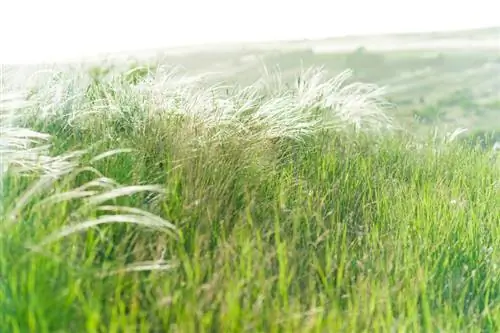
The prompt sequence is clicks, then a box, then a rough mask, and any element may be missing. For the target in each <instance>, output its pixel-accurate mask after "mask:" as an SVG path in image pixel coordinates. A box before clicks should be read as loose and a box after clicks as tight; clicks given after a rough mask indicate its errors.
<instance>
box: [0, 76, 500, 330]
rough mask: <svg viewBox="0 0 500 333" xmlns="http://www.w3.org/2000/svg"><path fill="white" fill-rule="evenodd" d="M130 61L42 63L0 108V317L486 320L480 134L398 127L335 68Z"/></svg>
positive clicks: (240, 323)
mask: <svg viewBox="0 0 500 333" xmlns="http://www.w3.org/2000/svg"><path fill="white" fill-rule="evenodd" d="M139 72H140V74H138V75H139V77H136V78H135V79H131V75H132V76H133V73H134V71H129V72H127V73H126V74H123V75H115V76H113V77H109V76H106V75H105V74H102V73H101V72H98V71H93V72H92V73H93V74H92V76H89V75H85V74H78V75H77V74H74V73H69V74H66V75H65V74H64V73H63V74H58V75H55V76H53V77H52V78H53V81H51V82H52V83H51V84H45V85H44V86H41V87H40V86H39V87H38V88H37V89H33V90H30V99H29V104H28V105H27V106H22V108H21V109H19V110H16V112H15V114H16V115H18V117H15V119H14V120H12V122H11V123H7V122H6V121H4V122H2V126H3V127H2V133H1V141H0V143H1V145H0V149H1V150H2V153H3V154H2V157H3V160H2V167H3V169H2V170H3V173H2V195H3V198H2V199H3V200H2V205H1V208H0V209H1V211H0V213H1V214H0V216H1V218H2V223H1V225H0V228H1V230H0V332H20V333H24V332H37V333H38V332H40V333H41V332H51V333H52V332H167V331H168V332H170V331H171V332H244V331H251V332H367V331H369V332H386V331H387V332H417V331H425V332H434V331H439V332H462V331H463V332H496V331H498V330H499V329H500V266H499V264H500V252H499V249H500V226H499V224H498V222H499V217H500V210H499V207H500V195H499V194H500V193H499V191H500V187H499V185H498V184H499V183H498V181H499V179H500V178H499V176H500V172H499V171H500V169H498V168H494V167H492V163H491V157H492V155H491V151H485V150H483V149H479V148H476V147H475V146H473V145H464V144H461V141H460V140H453V138H454V136H455V134H456V133H455V134H451V135H450V136H447V137H446V138H443V139H442V138H441V137H442V135H441V136H439V135H438V136H435V137H433V138H430V139H425V140H422V139H418V138H415V137H412V136H411V135H410V134H408V133H405V131H403V130H401V129H399V128H398V127H397V124H395V123H393V122H391V119H390V118H388V117H386V116H385V110H387V108H388V107H389V105H386V104H385V103H384V100H383V91H382V90H380V89H379V88H378V87H375V86H371V85H366V84H350V85H346V84H345V82H346V80H348V79H349V73H348V72H344V73H343V74H341V75H339V76H337V77H335V78H334V79H328V78H325V77H322V74H321V73H320V72H315V71H308V72H306V73H304V77H303V78H302V79H301V80H298V81H297V85H296V86H292V87H288V88H286V87H285V86H284V85H283V84H282V83H281V82H280V80H279V77H273V76H272V75H271V77H270V78H268V79H266V80H265V81H259V82H257V83H256V84H254V85H252V86H249V87H246V88H245V87H243V88H231V90H230V91H229V89H230V88H229V87H213V88H212V89H201V88H199V87H198V86H197V84H196V82H194V83H193V82H192V80H189V78H187V77H184V78H182V77H181V78H179V76H178V75H175V74H172V73H171V72H166V71H164V70H163V68H161V67H160V68H159V69H158V70H156V71H154V72H151V73H149V74H145V72H144V71H143V69H141V70H140V71H139V70H138V71H137V73H139ZM100 73H101V74H102V75H101V74H100ZM46 82H48V81H46ZM13 109H14V107H13V106H9V109H8V110H7V111H9V110H13ZM4 114H7V113H6V111H5V112H4ZM12 114H14V113H12ZM12 114H9V120H10V119H13V116H12ZM5 117H6V116H5ZM5 119H7V118H5ZM28 129H29V130H28ZM42 133H43V134H46V135H42ZM47 143H49V144H50V145H48V144H47ZM28 148H29V149H30V150H27V149H28Z"/></svg>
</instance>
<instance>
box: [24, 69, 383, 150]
mask: <svg viewBox="0 0 500 333" xmlns="http://www.w3.org/2000/svg"><path fill="white" fill-rule="evenodd" d="M210 75H211V76H212V79H213V77H214V76H215V77H216V74H214V73H210V74H207V75H197V76H189V75H186V74H182V72H181V71H180V70H179V69H178V68H175V67H174V68H172V67H167V66H158V67H156V68H155V69H153V70H151V71H150V72H149V74H148V75H146V76H145V77H143V78H142V79H141V80H139V82H138V83H137V84H130V83H128V82H126V81H125V80H124V79H123V77H124V75H121V76H120V75H114V76H111V75H110V76H107V77H105V78H102V79H101V80H99V82H98V83H96V84H94V85H92V82H91V80H89V77H88V75H87V76H85V75H74V74H71V75H64V74H61V73H57V74H54V75H53V76H52V78H51V79H50V80H49V82H50V83H49V84H46V85H45V86H44V88H43V89H38V90H36V92H34V93H33V94H32V95H31V98H30V100H31V101H33V102H34V103H35V105H37V106H36V107H34V108H31V117H32V118H36V119H47V118H52V119H53V118H54V117H55V118H58V119H63V118H64V122H65V123H66V125H67V126H72V127H79V128H87V129H88V128H92V127H93V126H96V123H98V124H102V123H103V122H106V121H107V122H114V121H117V120H119V119H121V120H123V121H124V122H127V123H128V124H129V125H130V126H132V127H133V128H135V129H137V130H140V129H141V128H143V127H144V126H145V124H146V123H151V122H154V121H158V120H160V119H163V118H164V117H166V116H179V117H182V118H183V119H185V120H189V124H191V125H190V126H193V125H195V126H199V127H201V128H204V129H205V131H203V132H202V133H201V132H198V136H196V137H194V138H191V139H195V140H201V141H203V140H207V141H210V140H222V139H224V138H228V137H231V138H235V137H238V138H239V139H240V140H246V141H247V142H260V141H262V140H268V139H276V138H290V139H297V140H300V139H302V138H304V137H307V136H311V135H314V134H315V133H318V132H320V131H324V130H333V131H344V130H346V129H351V128H354V129H355V130H363V131H364V132H369V131H381V130H384V131H385V130H388V129H391V128H392V121H391V119H390V118H389V117H388V116H387V115H386V112H385V111H386V109H387V108H388V107H390V106H391V105H390V104H389V103H387V102H386V100H385V99H384V93H385V90H384V89H383V88H380V87H377V86H375V85H371V84H365V83H349V84H346V81H347V80H349V79H350V78H351V77H352V71H350V70H347V71H345V72H342V73H340V74H339V75H337V76H336V77H334V78H327V77H326V72H325V71H324V70H322V69H321V68H310V69H307V70H305V71H303V72H302V73H300V76H299V77H300V79H299V80H297V82H296V83H295V84H294V85H293V86H292V87H285V85H284V84H283V83H282V82H281V76H280V75H272V74H268V75H267V76H265V77H264V78H263V79H260V80H258V81H257V82H255V83H254V84H252V85H250V86H247V87H240V86H233V87H228V86H227V85H223V84H214V85H209V84H208V83H207V80H206V79H207V77H208V76H210ZM89 87H92V91H93V93H94V95H95V96H94V97H93V98H92V101H89ZM229 89H231V94H228V93H227V91H228V90H229ZM53 106H57V107H53ZM131 106H134V107H135V110H140V111H139V112H136V111H134V110H132V109H133V108H132V107H131ZM186 139H188V138H186Z"/></svg>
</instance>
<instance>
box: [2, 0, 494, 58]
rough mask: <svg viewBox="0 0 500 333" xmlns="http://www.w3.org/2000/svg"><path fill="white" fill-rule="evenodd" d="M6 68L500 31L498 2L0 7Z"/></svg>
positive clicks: (102, 1)
mask: <svg viewBox="0 0 500 333" xmlns="http://www.w3.org/2000/svg"><path fill="white" fill-rule="evenodd" d="M0 1H1V2H2V4H1V5H0V62H1V63H29V62H37V61H46V60H48V61H52V60H54V61H57V60H61V59H64V58H68V57H70V58H71V57H78V56H86V55H92V54H97V53H100V52H114V51H125V50H133V49H141V48H155V47H168V46H182V45H190V44H203V43H219V42H238V41H268V40H280V39H281V40H283V39H301V38H323V37H332V36H339V35H346V34H366V33H384V32H411V31H432V30H455V29H465V28H475V27H487V26H498V25H500V15H499V11H498V4H497V5H494V3H495V2H496V1H494V0H474V1H471V0H462V1H451V0H448V1H444V0H412V1H408V0H406V1H403V0H342V1H338V0H337V1H335V0H306V1H298V0H297V1H296V2H293V0H288V1H285V0H251V1H241V0H177V1H175V0H170V1H169V0H163V1H160V0H140V1H132V0H129V1H127V0H122V1H116V0H0Z"/></svg>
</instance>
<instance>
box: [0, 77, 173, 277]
mask: <svg viewBox="0 0 500 333" xmlns="http://www.w3.org/2000/svg"><path fill="white" fill-rule="evenodd" d="M51 88H53V87H51V86H49V90H50V89H51ZM0 95H1V96H2V97H3V99H0V110H1V113H0V182H1V183H0V186H1V187H0V190H1V194H2V200H1V205H0V206H1V207H0V208H1V210H0V215H1V220H2V225H1V226H0V228H2V232H1V234H2V235H4V236H6V237H8V234H9V230H10V229H9V228H10V227H13V226H15V225H17V224H19V223H24V222H23V221H24V219H25V218H27V217H28V216H30V215H33V216H36V214H37V213H36V212H38V213H39V212H44V211H45V212H47V211H51V210H53V209H56V208H54V207H57V206H58V205H64V204H67V203H69V202H72V204H71V205H72V207H73V208H72V211H71V212H69V213H68V214H67V216H66V217H64V216H60V218H64V219H65V221H64V225H62V226H61V227H60V228H59V229H58V230H55V231H54V232H53V233H51V234H50V235H47V236H46V237H44V239H42V240H41V241H39V242H37V243H33V244H29V243H26V246H27V247H28V248H29V249H31V250H33V251H41V250H42V248H43V247H44V246H46V245H49V244H51V243H53V242H56V241H59V240H62V239H63V238H65V237H68V236H71V235H74V234H76V233H81V232H85V231H87V230H89V229H92V228H96V227H98V226H100V225H104V224H116V223H119V224H123V223H125V224H134V225H139V226H143V227H146V228H152V229H154V230H157V231H159V232H163V233H166V234H168V235H171V236H174V237H175V236H176V227H175V226H174V225H172V224H171V223H169V222H168V221H166V220H164V219H163V218H161V217H159V216H157V215H155V214H152V213H150V212H148V211H145V210H143V209H139V208H135V207H128V206H120V205H116V204H115V205H113V204H110V203H112V202H114V201H115V200H116V199H117V198H119V197H124V196H130V195H134V194H137V193H143V192H146V193H150V194H153V195H156V196H161V195H162V194H163V189H162V187H161V186H157V185H130V186H123V185H121V184H118V183H116V182H115V181H113V180H112V179H109V178H107V177H105V176H104V175H103V174H101V173H100V172H99V171H98V170H96V169H95V168H94V167H93V166H92V163H94V162H97V161H100V160H103V159H106V158H108V157H110V156H113V155H115V154H121V153H128V152H131V150H127V149H117V150H111V151H107V152H104V153H102V154H99V155H97V156H94V157H93V158H91V159H90V165H87V166H85V165H82V164H81V157H82V156H83V155H85V154H86V153H88V152H87V151H85V150H81V151H70V152H66V153H64V154H61V155H57V156H52V155H51V153H50V148H51V145H50V140H51V136H50V135H48V134H45V133H40V132H37V131H34V130H32V129H30V128H27V127H24V126H23V124H26V123H27V121H26V119H29V117H30V116H32V115H33V112H36V111H37V110H38V112H39V113H37V115H40V116H45V117H50V113H47V112H46V111H47V110H50V108H52V107H53V108H54V109H57V108H60V107H61V104H60V103H63V101H62V100H57V101H52V103H53V104H56V105H51V104H50V103H47V104H45V105H44V104H43V102H46V101H44V100H41V99H39V100H36V102H33V101H30V102H26V101H25V100H24V97H25V96H26V94H25V93H23V92H18V93H12V92H6V91H5V90H4V91H2V94H0ZM57 103H59V104H57ZM44 106H45V108H44ZM82 172H87V173H92V174H94V175H95V179H93V180H91V181H89V182H87V183H85V184H83V185H81V186H79V187H77V188H73V189H69V190H68V189H67V188H65V187H64V186H61V185H62V184H64V182H70V181H71V179H74V178H75V177H77V176H78V174H80V173H82ZM22 178H25V179H28V180H29V182H30V184H29V185H28V186H27V187H26V188H25V189H24V190H23V191H22V193H20V194H19V195H18V196H16V197H12V194H11V193H13V191H15V190H18V188H13V187H9V186H15V184H19V183H20V182H22ZM12 184H14V185H12ZM96 212H101V213H105V214H101V215H100V216H99V217H96V215H95V213H96ZM28 238H29V237H28ZM28 242H29V241H28ZM171 267H172V266H171V264H170V263H167V262H165V261H163V260H161V261H158V262H147V263H145V264H144V265H141V264H140V263H139V264H137V263H136V264H134V265H133V266H131V268H127V267H124V268H119V269H118V271H123V270H124V271H128V270H132V271H137V270H141V269H142V270H147V269H167V268H168V269H170V268H171Z"/></svg>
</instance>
